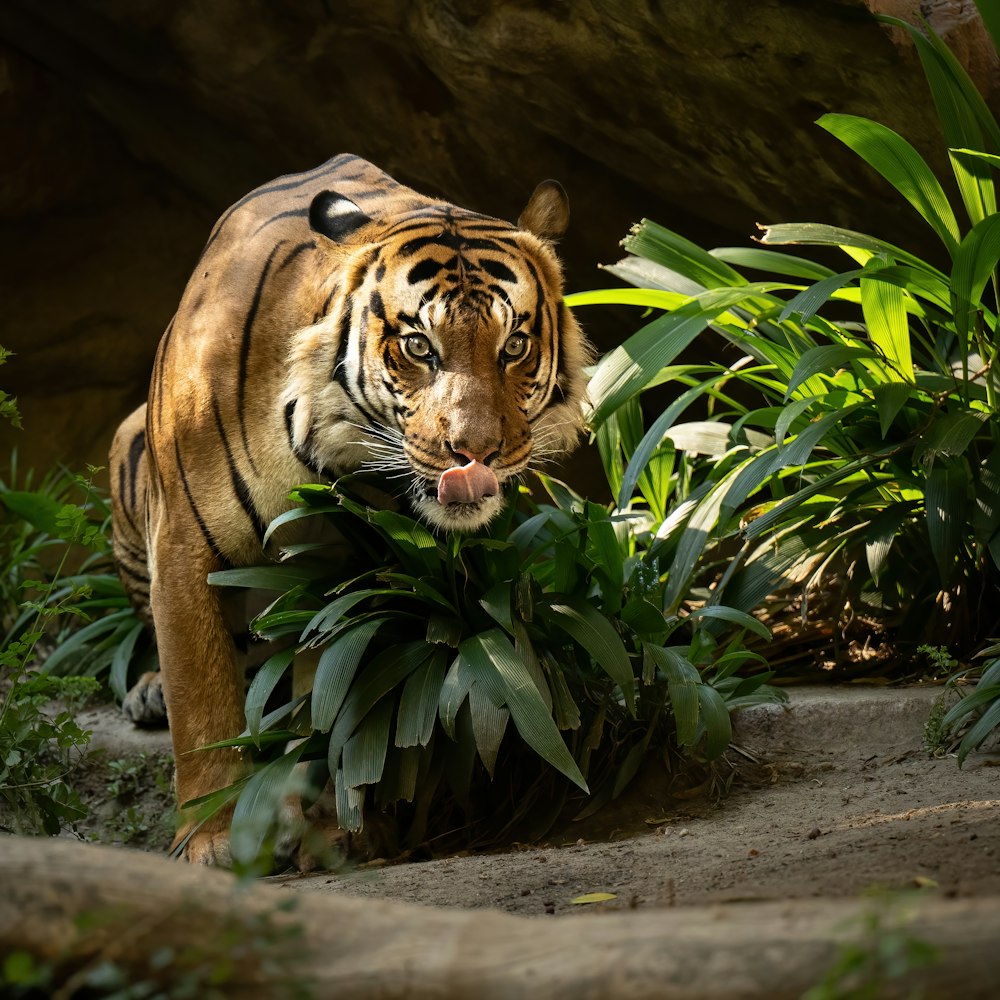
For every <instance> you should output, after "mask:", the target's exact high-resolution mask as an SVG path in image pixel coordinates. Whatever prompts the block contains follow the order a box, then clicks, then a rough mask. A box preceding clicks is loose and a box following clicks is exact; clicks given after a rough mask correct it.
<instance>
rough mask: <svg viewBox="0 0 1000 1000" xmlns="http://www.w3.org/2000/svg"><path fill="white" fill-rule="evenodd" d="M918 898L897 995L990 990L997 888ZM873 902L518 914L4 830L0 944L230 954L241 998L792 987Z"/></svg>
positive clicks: (141, 969) (596, 994)
mask: <svg viewBox="0 0 1000 1000" xmlns="http://www.w3.org/2000/svg"><path fill="white" fill-rule="evenodd" d="M911 904H912V906H913V912H912V915H911V919H907V920H906V921H905V923H901V922H900V921H899V920H897V921H896V925H891V921H890V920H889V919H888V918H887V922H886V924H885V927H884V932H885V933H886V934H893V933H894V934H897V935H900V934H902V935H904V936H905V937H906V938H907V939H915V940H919V941H922V942H926V943H929V944H930V945H932V946H933V947H934V948H935V949H937V958H936V960H935V961H934V962H933V964H931V965H930V966H928V967H927V968H923V969H920V970H918V971H914V972H912V973H911V974H910V975H909V976H908V977H907V978H906V979H904V980H902V981H901V983H900V992H899V994H898V995H900V996H902V995H906V992H907V989H908V988H910V987H912V986H914V985H917V984H919V985H920V986H922V988H923V990H924V995H925V996H928V997H935V996H961V997H963V998H976V997H984V998H985V997H991V996H995V995H996V992H995V991H996V983H997V982H998V981H1000V949H998V948H997V942H998V941H1000V905H998V901H997V900H996V899H992V898H985V899H942V898H939V897H936V896H934V895H933V894H921V896H920V898H919V899H917V900H916V901H915V902H914V901H907V903H906V906H907V907H909V906H910V905H911ZM870 907H871V903H870V902H866V901H865V900H855V901H849V900H817V899H809V900H791V901H786V902H764V903H761V902H754V903H729V904H719V905H712V906H689V907H678V908H663V909H649V908H645V909H637V910H622V911H614V912H594V911H591V912H588V913H581V914H580V915H573V916H564V917H558V918H556V917H517V916H512V915H510V914H505V913H501V912H496V911H492V910H474V911H466V910H453V909H444V908H435V907H428V906H421V905H419V904H408V903H398V902H387V901H381V900H372V899H354V898H350V897H345V896H338V895H337V894H336V893H335V892H331V893H322V894H320V893H296V894H293V893H290V892H289V891H288V890H287V889H282V888H280V887H279V886H274V885H267V884H262V883H257V884H250V885H245V884H244V885H242V886H241V884H240V883H239V882H238V880H237V879H235V877H234V876H232V875H231V874H229V873H228V872H224V871H219V870H216V869H208V868H196V867H188V866H185V865H183V864H181V863H178V862H172V861H169V860H167V859H165V858H161V857H156V856H152V855H148V854H142V853H139V852H134V851H129V850H124V849H120V848H110V847H102V846H93V845H85V844H80V843H77V842H74V841H69V840H46V839H41V838H37V839H34V838H20V837H5V838H3V839H2V840H0V955H6V954H8V953H10V952H11V951H25V952H28V953H30V954H31V955H33V956H35V957H36V959H37V960H39V961H46V962H51V963H55V965H56V966H57V972H58V975H57V980H58V981H61V982H62V983H63V988H64V993H63V995H66V996H70V995H72V988H74V987H75V986H78V985H79V984H81V983H82V982H83V979H84V978H85V976H86V975H87V974H88V973H89V971H90V970H93V969H94V968H96V967H97V965H98V964H99V963H101V962H112V963H115V964H116V965H117V966H118V967H119V968H121V969H124V970H126V971H127V973H128V974H129V975H130V976H132V977H133V981H138V980H141V979H143V978H146V979H156V978H157V977H159V981H160V982H167V981H169V979H170V977H171V976H174V977H176V976H179V975H181V974H187V975H189V976H191V975H195V974H199V973H198V969H202V970H203V972H204V969H207V968H209V967H210V966H211V967H213V968H215V967H221V968H222V970H223V971H222V973H221V974H220V975H221V978H222V982H221V984H220V985H218V986H217V987H216V988H217V989H218V990H219V991H220V992H221V993H222V994H223V995H225V996H232V997H248V998H249V997H256V998H259V997H289V996H294V995H304V996H308V995H312V994H310V993H309V992H308V990H307V988H312V990H313V992H314V995H316V996H349V997H352V998H382V997H393V998H402V997H405V998H413V1000H422V998H435V1000H451V998H454V1000H459V998H463V1000H464V998H468V997H476V998H482V1000H493V998H498V1000H499V998H509V997H522V996H524V997H531V998H533V1000H535V998H541V1000H590V998H593V1000H597V998H612V997H614V998H619V997H627V998H629V1000H640V998H647V997H648V998H653V997H658V998H667V1000H673V998H679V997H685V998H704V1000H715V998H718V1000H723V998H725V1000H742V998H764V997H766V998H769V1000H775V998H783V997H789V998H791V997H795V998H798V997H800V996H801V995H802V993H803V992H804V991H805V990H807V989H808V988H810V987H811V986H813V985H815V984H816V983H817V982H818V981H819V980H820V979H821V978H822V977H823V975H824V973H825V972H826V971H827V970H828V969H829V968H830V967H831V965H832V963H834V962H835V961H836V960H837V958H838V955H839V954H840V950H839V949H840V946H841V945H842V943H843V942H844V940H845V928H853V929H854V931H855V933H857V932H860V931H861V930H862V929H863V920H862V918H863V915H864V914H865V913H869V912H870ZM891 912H892V913H895V914H896V916H897V917H901V916H902V913H901V911H900V912H898V913H897V912H896V911H895V910H894V911H891ZM81 917H86V918H87V919H86V920H83V921H81V919H80V918H81ZM897 925H898V926H897ZM869 943H871V942H869ZM168 948H169V949H170V950H165V949H168ZM199 962H200V963H201V965H199ZM212 963H214V966H213V965H212ZM220 963H222V965H221V966H220ZM226 963H228V966H227V965H226ZM192 969H194V970H195V971H194V972H192V971H191V970H192ZM227 970H228V971H227ZM204 974H205V975H207V973H204ZM894 982H895V981H894ZM295 987H302V988H303V989H304V990H306V992H303V993H301V994H296V993H295V991H294V988H295ZM54 995H55V996H59V995H60V994H59V993H58V992H57V993H56V994H54ZM880 995H885V996H895V995H897V994H896V993H895V992H886V993H884V994H880Z"/></svg>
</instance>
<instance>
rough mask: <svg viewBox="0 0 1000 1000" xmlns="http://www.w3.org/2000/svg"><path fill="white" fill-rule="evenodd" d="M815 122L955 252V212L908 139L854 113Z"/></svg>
mask: <svg viewBox="0 0 1000 1000" xmlns="http://www.w3.org/2000/svg"><path fill="white" fill-rule="evenodd" d="M817 124H818V125H819V126H820V127H821V128H824V129H826V130H827V131H828V132H829V133H830V134H831V135H834V136H836V137H837V138H838V139H839V140H840V141H841V142H842V143H844V144H845V145H846V146H848V147H849V148H850V149H852V150H854V152H855V153H857V154H858V156H860V157H861V158H862V159H863V160H865V161H866V162H867V163H868V164H869V165H870V166H872V167H874V169H875V170H877V171H878V172H879V173H880V174H881V175H882V176H883V177H884V178H885V179H886V180H887V181H888V182H889V183H890V184H891V185H892V186H893V187H894V188H895V189H896V190H897V191H898V192H899V193H900V194H901V195H902V196H903V197H904V198H906V200H907V201H908V202H909V203H910V204H911V205H912V206H913V207H914V208H915V209H916V210H917V211H918V212H919V213H920V214H921V215H922V216H923V218H924V219H925V220H926V221H927V223H928V224H929V225H930V226H931V228H932V229H933V230H934V232H936V233H937V235H938V237H939V238H940V239H941V241H942V242H943V243H944V245H945V247H947V249H948V253H949V254H950V255H951V256H954V255H955V251H956V250H957V249H958V240H959V232H958V223H957V222H956V220H955V213H954V212H953V211H952V208H951V205H950V204H949V203H948V198H947V196H946V195H945V193H944V189H943V188H942V187H941V184H940V182H939V181H938V179H937V177H935V176H934V172H933V171H932V170H931V168H930V167H928V166H927V164H926V162H925V161H924V159H923V157H922V156H921V155H920V154H919V153H918V152H917V151H916V150H915V149H914V148H913V146H911V145H910V143H908V142H907V141H906V140H905V139H904V138H903V137H902V136H901V135H899V134H897V133H896V132H893V130H892V129H890V128H886V127H885V126H884V125H880V124H879V123H878V122H873V121H870V120H869V119H867V118H858V117H856V116H854V115H837V114H827V115H823V117H822V118H820V119H819V121H818V122H817Z"/></svg>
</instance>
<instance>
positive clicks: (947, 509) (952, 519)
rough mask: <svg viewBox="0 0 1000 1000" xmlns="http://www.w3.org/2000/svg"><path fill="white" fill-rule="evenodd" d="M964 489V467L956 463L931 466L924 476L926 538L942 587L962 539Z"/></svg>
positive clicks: (964, 507)
mask: <svg viewBox="0 0 1000 1000" xmlns="http://www.w3.org/2000/svg"><path fill="white" fill-rule="evenodd" d="M968 486H969V484H968V480H967V478H966V472H965V466H964V464H963V463H962V462H959V461H946V462H940V461H938V462H935V463H934V467H933V468H932V469H931V470H930V472H929V473H928V474H927V483H926V486H925V488H924V505H925V507H926V509H927V534H928V537H929V539H930V543H931V552H932V553H933V555H934V561H935V562H936V563H937V568H938V575H939V577H940V580H941V584H942V586H947V585H948V583H949V581H950V580H951V575H952V568H953V566H954V564H955V560H956V558H957V557H958V555H959V550H960V548H961V545H962V539H963V538H964V535H965V509H966V493H967V490H968Z"/></svg>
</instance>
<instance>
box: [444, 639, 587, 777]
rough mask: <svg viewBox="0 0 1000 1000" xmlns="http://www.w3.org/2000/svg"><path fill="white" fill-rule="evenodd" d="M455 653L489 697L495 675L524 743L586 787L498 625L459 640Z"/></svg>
mask: <svg viewBox="0 0 1000 1000" xmlns="http://www.w3.org/2000/svg"><path fill="white" fill-rule="evenodd" d="M459 655H460V656H461V657H463V658H464V659H465V660H466V662H467V663H468V665H469V668H470V670H471V671H472V673H473V674H474V676H475V677H476V680H477V681H479V682H480V683H482V684H484V687H485V689H486V692H487V694H490V696H491V697H492V693H491V688H493V687H495V684H496V681H495V680H494V678H498V679H499V681H500V683H501V684H502V687H503V691H504V693H505V700H506V704H507V707H508V708H509V709H510V715H511V718H512V719H513V720H514V725H515V727H516V728H517V731H518V733H520V735H521V738H522V739H523V740H524V741H525V743H527V744H528V746H530V747H531V748H532V750H534V751H535V753H537V754H538V755H539V756H540V757H542V758H543V759H544V760H547V761H548V762H549V763H550V764H551V765H552V766H553V767H554V768H556V770H558V771H560V772H561V773H562V774H564V775H566V777H567V778H569V779H570V781H572V782H573V783H574V784H576V785H578V786H579V787H580V788H582V789H583V790H584V791H588V789H587V783H586V781H584V778H583V775H582V774H581V773H580V768H579V767H578V766H577V763H576V761H575V760H573V756H572V755H571V754H570V752H569V749H568V748H567V746H566V744H565V743H564V742H563V738H562V736H561V735H560V733H559V729H558V728H557V727H556V724H555V722H554V721H553V719H552V716H551V714H550V713H549V711H548V709H546V707H545V703H544V702H543V701H542V698H541V696H540V695H539V693H538V689H537V688H536V687H535V684H534V682H533V681H532V679H531V675H530V674H529V673H528V669H527V667H525V665H524V664H523V663H522V662H521V660H520V659H519V658H518V656H517V655H516V653H515V652H514V648H513V647H512V646H511V644H510V641H509V640H508V639H507V638H506V636H504V634H503V633H502V632H501V631H499V629H491V630H490V631H489V632H483V633H481V634H480V635H476V636H473V637H472V638H471V639H466V641H465V642H463V643H462V645H461V647H460V649H459Z"/></svg>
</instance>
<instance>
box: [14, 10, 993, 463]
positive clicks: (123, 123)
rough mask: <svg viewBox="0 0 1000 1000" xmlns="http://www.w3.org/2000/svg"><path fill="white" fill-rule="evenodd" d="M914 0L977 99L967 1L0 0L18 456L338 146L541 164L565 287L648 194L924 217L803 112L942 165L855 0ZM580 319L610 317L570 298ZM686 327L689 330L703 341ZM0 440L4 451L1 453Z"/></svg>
mask: <svg viewBox="0 0 1000 1000" xmlns="http://www.w3.org/2000/svg"><path fill="white" fill-rule="evenodd" d="M876 4H877V6H878V8H879V9H881V10H888V11H890V12H892V13H899V14H902V15H903V16H906V17H907V18H909V19H911V20H912V19H915V17H916V16H917V15H918V14H919V13H921V12H923V13H924V14H926V15H928V16H929V17H930V20H931V23H932V24H934V26H935V27H936V28H937V30H938V31H939V32H941V33H943V34H944V35H945V37H946V38H947V39H948V40H949V41H950V42H951V43H952V44H953V45H954V46H955V48H956V51H958V52H959V54H960V56H961V58H962V59H963V61H964V62H965V63H966V65H968V66H969V67H970V68H971V69H972V71H973V73H974V75H975V77H976V78H977V81H978V82H979V85H980V87H981V89H982V90H983V92H984V94H986V96H987V98H988V100H990V101H991V103H992V105H993V107H998V106H1000V100H998V98H1000V77H998V72H997V65H996V60H995V53H994V52H993V51H992V48H991V47H990V46H989V45H988V43H987V42H986V39H985V37H984V34H983V30H982V25H981V22H979V20H978V15H977V14H976V13H975V8H974V6H973V5H972V3H971V2H960V0H939V2H934V3H923V4H920V3H918V2H917V0H868V2H867V4H866V3H865V2H862V0H813V2H810V3H803V2H801V0H756V2H754V3H747V2H745V0H714V2H712V3H704V2H702V0H662V2H657V0H631V2H629V0H549V2H544V0H286V2H283V3H272V2H265V0H257V2H250V0H212V2H199V0H174V2H170V3H163V2H160V3H157V2H155V0H46V2H45V3H37V2H36V0H5V2H4V4H3V5H2V6H0V150H2V154H0V236H2V239H0V248H2V249H0V253H2V254H3V267H2V268H0V274H2V276H0V301H2V303H3V308H2V312H0V315H2V317H3V320H2V324H0V344H3V345H4V346H6V347H8V348H10V349H12V350H14V351H16V352H17V357H16V358H14V359H13V360H12V361H11V362H10V363H9V364H8V365H7V366H5V367H4V368H3V369H0V385H2V386H3V387H4V388H6V389H7V390H8V391H12V392H15V393H16V394H17V395H18V397H19V400H20V406H21V409H22V412H23V415H24V422H25V430H24V431H23V432H12V431H10V430H9V429H8V428H6V427H3V428H0V435H3V437H4V439H5V440H6V439H7V438H10V440H11V441H12V443H14V442H16V443H17V444H18V447H19V449H20V452H21V463H22V465H23V464H25V463H31V464H36V465H39V466H44V465H45V464H47V463H49V462H50V461H52V460H53V459H56V458H61V459H62V460H64V461H66V462H68V463H69V464H70V465H71V466H72V467H73V468H75V469H79V468H81V467H82V465H83V463H85V462H95V463H99V464H100V463H103V461H104V456H105V454H106V448H107V445H108V442H109V440H110V437H111V434H112V433H113V430H114V427H115V425H116V424H117V422H118V421H119V420H120V419H121V417H122V416H123V415H124V414H125V413H127V412H128V410H129V409H130V408H131V407H133V406H134V405H136V404H137V403H139V402H140V401H141V400H142V399H143V398H144V396H145V391H146V382H147V379H148V372H149V368H150V365H151V361H152V355H153V352H154V350H155V346H156V343H157V341H158V339H159V336H160V334H161V332H162V330H163V328H164V327H165V325H166V323H167V322H168V320H169V317H170V315H171V313H172V311H173V308H174V306H175V304H176V302H177V300H178V298H179V296H180V292H181V290H182V288H183V285H184V282H185V280H186V277H187V273H188V270H189V268H190V267H191V265H192V263H193V262H194V260H195V258H196V256H197V253H198V251H199V249H200V247H201V245H202V243H203V242H204V239H205V237H206V235H207V233H208V231H209V229H210V227H211V225H212V223H213V222H214V220H215V219H216V218H217V217H218V216H219V215H220V214H221V212H222V211H223V210H224V209H225V207H226V206H227V205H229V204H230V203H232V202H233V201H234V200H236V199H237V198H239V197H240V196H242V195H243V194H244V193H246V192H247V191H248V190H250V189H251V188H252V187H254V186H256V185H258V184H260V183H262V182H264V181H266V180H269V179H271V178H272V177H274V176H277V175H279V174H281V173H288V172H293V171H297V170H301V169H306V168H309V167H311V166H314V165H316V164H317V163H319V162H321V161H322V160H324V159H326V158H327V157H328V156H330V155H332V154H333V153H335V152H341V151H351V152H355V153H359V154H361V155H363V156H365V157H367V158H369V159H371V160H372V161H374V162H376V163H378V164H379V165H380V166H382V167H384V168H385V169H387V170H388V171H389V172H390V173H393V174H394V175H395V176H397V177H398V178H399V179H400V180H402V181H404V182H406V183H409V184H411V185H413V186H415V187H417V188H418V189H422V190H424V191H426V192H428V193H433V194H440V195H442V196H444V197H447V198H448V199H450V200H452V201H456V202H458V203H460V204H463V205H467V206H469V207H472V208H475V209H478V210H480V211H484V212H489V213H491V214H496V215H500V216H503V217H507V218H515V217H516V216H517V214H518V212H519V210H520V208H521V207H522V205H523V202H524V200H525V199H526V198H527V196H528V194H529V193H530V192H531V190H532V188H533V187H534V185H535V183H537V181H538V180H540V179H542V178H544V177H557V178H559V179H560V180H561V181H562V182H563V184H564V185H565V186H566V188H567V190H568V191H569V194H570V198H571V202H572V205H573V221H572V224H571V228H570V231H569V233H568V234H567V236H566V238H565V240H564V241H563V247H562V250H563V254H564V256H565V259H566V262H567V276H568V286H569V288H570V289H572V290H576V289H582V288H589V287H600V286H602V285H605V284H607V283H608V279H607V277H606V276H603V275H602V274H601V273H600V272H598V271H597V270H596V265H597V264H598V263H600V262H608V261H612V260H614V259H616V258H617V256H618V254H619V251H618V241H619V239H620V238H621V237H622V236H623V235H624V233H625V232H626V231H627V229H628V227H629V225H631V224H632V223H633V222H634V221H636V220H637V219H639V218H641V217H643V216H648V217H651V218H655V219H657V220H658V221H661V222H663V223H664V224H666V225H669V226H671V227H672V228H675V229H678V230H680V231H681V232H682V233H684V234H685V235H687V236H688V237H689V238H692V239H694V240H696V241H700V242H703V243H705V244H708V245H723V244H736V245H746V244H747V242H748V240H749V238H750V236H751V234H752V232H753V231H754V224H755V223H757V222H776V221H804V220H814V221H825V222H830V223H835V224H839V225H844V226H849V227H852V228H860V229H864V230H865V231H869V232H873V233H876V234H885V235H886V236H887V237H888V235H889V234H891V237H892V238H893V239H894V240H895V241H897V242H901V241H903V240H908V241H909V243H908V245H912V246H914V247H915V248H917V249H921V250H923V251H924V252H928V253H932V252H933V248H932V244H931V243H930V240H929V237H928V233H927V232H926V231H925V230H924V229H923V227H922V223H921V222H920V221H919V220H918V219H916V218H915V216H913V214H912V213H911V212H910V210H909V209H908V208H907V207H906V206H905V205H901V204H899V203H898V202H897V201H896V200H895V198H894V197H892V196H891V193H890V192H888V190H887V188H886V186H885V185H884V184H883V183H882V182H881V180H880V178H878V177H877V176H875V175H873V174H872V173H871V172H870V171H868V170H867V168H865V167H864V166H863V164H860V163H859V162H858V161H857V160H856V159H855V158H854V157H853V156H852V155H851V154H850V153H848V152H847V151H846V150H844V149H843V148H842V147H840V146H839V144H838V143H837V142H836V141H835V140H834V139H833V138H832V137H831V136H829V135H827V134H826V133H825V132H824V131H823V130H821V129H819V128H817V127H816V126H815V125H814V124H813V123H814V121H815V119H816V118H818V117H819V116H820V115H821V114H822V113H824V112H826V111H840V112H848V113H853V114H861V115H867V116H870V117H874V118H877V119H878V120H880V121H882V122H884V123H885V124H887V125H889V126H890V127H892V128H894V129H896V130H897V131H899V132H901V133H902V134H904V135H905V136H907V137H908V138H909V139H910V140H911V141H912V142H913V143H914V144H915V145H916V146H917V147H918V148H919V149H920V150H921V151H922V152H924V154H925V155H927V156H928V157H929V158H930V159H931V160H932V161H933V162H935V163H936V164H938V165H943V163H944V159H943V153H942V150H941V144H940V139H939V137H938V135H937V131H936V126H935V124H934V120H933V114H932V112H931V107H930V101H929V98H928V96H927V92H926V87H925V84H924V82H923V77H922V74H921V72H920V68H919V63H918V61H917V59H916V57H915V55H914V53H913V51H912V48H911V47H910V46H909V44H908V42H907V41H906V39H905V36H904V35H903V34H902V33H900V32H898V31H892V30H890V29H887V28H886V27H885V26H883V25H880V24H878V23H877V22H876V21H875V20H874V18H873V16H872V14H871V12H870V10H869V8H870V7H873V6H875V5H876ZM583 319H584V322H585V324H586V325H587V327H588V329H590V330H591V331H592V333H593V334H594V336H595V338H596V339H597V341H598V343H599V344H600V346H602V347H607V346H609V345H610V344H612V343H614V342H615V341H616V340H618V339H620V338H621V337H623V336H625V335H626V334H627V333H628V332H630V330H631V329H632V328H633V326H634V323H635V319H636V317H635V316H633V315H628V314H619V313H616V312H613V311H609V312H607V313H602V314H598V313H596V312H594V311H589V312H587V313H586V314H585V315H584V316H583ZM706 349H707V350H710V348H706ZM6 450H7V449H6V448H5V449H4V452H5V453H6Z"/></svg>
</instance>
